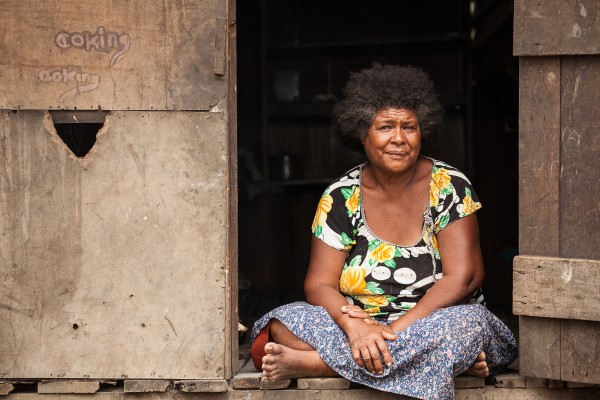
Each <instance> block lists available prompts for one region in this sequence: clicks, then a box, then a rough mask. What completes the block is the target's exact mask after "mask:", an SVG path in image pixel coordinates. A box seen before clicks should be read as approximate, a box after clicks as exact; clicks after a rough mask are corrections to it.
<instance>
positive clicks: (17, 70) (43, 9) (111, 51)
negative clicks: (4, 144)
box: [0, 0, 227, 110]
mask: <svg viewBox="0 0 600 400" xmlns="http://www.w3.org/2000/svg"><path fill="white" fill-rule="evenodd" d="M225 18H226V1H225V0H189V1H185V2H183V1H178V0H167V1H162V0H133V1H110V0H93V1H85V2H81V1H75V0H71V1H59V2H56V1H54V2H44V1H41V2H40V1H37V0H22V1H13V2H10V5H5V6H2V7H0V21H2V24H0V54H2V57H0V87H1V88H2V90H1V91H0V109H2V108H4V109H48V108H65V109H74V108H77V109H79V110H84V109H98V108H102V109H113V110H130V109H131V110H151V109H154V110H209V109H210V108H211V107H213V106H215V105H217V104H218V103H219V101H220V100H221V99H222V98H224V97H225V95H226V94H227V84H226V78H225V76H224V73H225V66H226V64H225V59H224V58H225V57H226V52H225V49H226V47H225V43H226V39H227V31H226V29H227V28H226V24H225ZM223 107H224V106H222V107H221V110H223Z"/></svg>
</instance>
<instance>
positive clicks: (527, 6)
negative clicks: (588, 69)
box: [513, 0, 600, 56]
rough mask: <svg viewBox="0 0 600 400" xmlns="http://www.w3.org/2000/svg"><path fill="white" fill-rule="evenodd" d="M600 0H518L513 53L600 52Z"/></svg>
mask: <svg viewBox="0 0 600 400" xmlns="http://www.w3.org/2000/svg"><path fill="white" fill-rule="evenodd" d="M599 20H600V5H599V4H598V1H597V0H544V1H539V0H515V22H514V45H513V50H514V54H515V55H517V56H532V55H536V56H542V55H566V54H600V24H599V23H598V21H599Z"/></svg>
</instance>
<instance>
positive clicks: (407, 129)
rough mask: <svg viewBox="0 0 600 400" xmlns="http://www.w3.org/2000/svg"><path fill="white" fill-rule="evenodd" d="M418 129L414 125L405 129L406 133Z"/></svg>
mask: <svg viewBox="0 0 600 400" xmlns="http://www.w3.org/2000/svg"><path fill="white" fill-rule="evenodd" d="M415 129H416V127H414V126H413V125H407V126H405V127H404V130H405V131H414V130H415Z"/></svg>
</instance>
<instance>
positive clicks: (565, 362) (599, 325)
mask: <svg viewBox="0 0 600 400" xmlns="http://www.w3.org/2000/svg"><path fill="white" fill-rule="evenodd" d="M560 349H561V377H562V380H563V381H573V382H583V383H595V384H600V363H599V362H598V361H599V360H600V322H591V321H577V320H563V321H562V327H561V343H560Z"/></svg>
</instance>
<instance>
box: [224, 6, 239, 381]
mask: <svg viewBox="0 0 600 400" xmlns="http://www.w3.org/2000/svg"><path fill="white" fill-rule="evenodd" d="M227 14H228V21H229V25H228V27H227V28H228V30H227V33H228V40H227V45H228V49H227V59H228V61H229V65H228V68H226V71H229V76H228V83H229V84H228V89H229V92H228V98H227V100H228V101H227V122H228V125H227V131H228V139H229V149H228V153H229V157H228V161H227V171H228V172H227V176H228V177H229V190H228V198H227V210H228V212H229V215H228V218H227V221H228V225H227V226H228V232H227V238H228V240H227V246H228V248H229V254H228V256H229V260H228V264H229V269H228V271H229V277H228V278H229V280H228V288H227V295H228V297H227V306H228V307H229V312H228V313H227V314H228V316H229V319H228V321H227V323H228V324H229V327H230V329H229V332H230V337H229V340H228V342H229V345H228V346H227V350H228V351H229V355H228V358H229V360H230V362H227V363H225V378H227V379H230V378H231V377H232V376H233V375H234V374H235V373H236V372H237V371H238V366H239V365H238V364H239V358H240V357H239V351H238V342H239V324H238V321H239V312H238V305H239V299H238V248H239V247H238V220H239V218H238V183H237V176H238V168H237V163H238V161H237V160H238V152H237V148H238V142H237V109H238V107H237V105H238V103H237V56H236V54H237V21H236V1H235V0H227Z"/></svg>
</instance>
